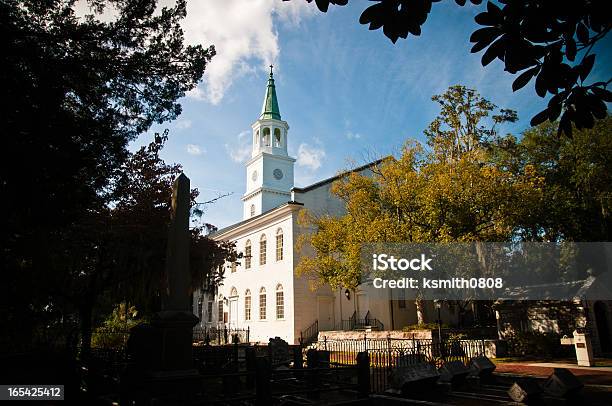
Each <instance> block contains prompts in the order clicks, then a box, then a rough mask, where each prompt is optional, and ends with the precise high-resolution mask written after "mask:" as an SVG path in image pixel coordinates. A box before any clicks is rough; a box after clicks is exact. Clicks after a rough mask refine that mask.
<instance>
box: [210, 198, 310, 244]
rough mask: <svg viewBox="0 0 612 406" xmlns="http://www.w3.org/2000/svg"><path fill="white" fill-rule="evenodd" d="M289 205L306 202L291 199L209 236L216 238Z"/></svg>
mask: <svg viewBox="0 0 612 406" xmlns="http://www.w3.org/2000/svg"><path fill="white" fill-rule="evenodd" d="M288 205H297V206H303V205H304V204H303V203H300V202H293V201H289V202H287V203H283V204H281V205H280V206H276V207H273V208H271V209H270V210H266V211H264V212H263V213H261V214H258V215H257V216H253V217H249V218H248V219H245V220H242V221H239V222H237V223H234V224H232V225H230V226H227V227H224V228H222V229H220V230H217V231H214V232H212V233H210V235H209V237H213V238H214V237H215V236H216V235H221V234H224V233H226V232H228V231H230V230H233V229H234V228H237V227H240V226H241V225H243V224H246V223H249V222H251V221H254V220H257V219H259V218H261V217H264V216H265V215H267V214H268V213H270V212H271V211H274V210H277V209H278V208H280V207H283V206H288Z"/></svg>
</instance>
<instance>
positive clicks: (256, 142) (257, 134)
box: [254, 130, 259, 146]
mask: <svg viewBox="0 0 612 406" xmlns="http://www.w3.org/2000/svg"><path fill="white" fill-rule="evenodd" d="M254 144H255V146H257V145H259V130H257V132H256V133H255V142H254Z"/></svg>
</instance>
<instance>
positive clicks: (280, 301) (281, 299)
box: [276, 283, 285, 320]
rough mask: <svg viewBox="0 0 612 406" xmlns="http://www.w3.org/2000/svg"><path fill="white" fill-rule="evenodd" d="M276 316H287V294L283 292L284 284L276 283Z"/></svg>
mask: <svg viewBox="0 0 612 406" xmlns="http://www.w3.org/2000/svg"><path fill="white" fill-rule="evenodd" d="M276 318H277V319H279V320H280V319H284V318H285V295H284V293H283V285H281V284H280V283H279V284H278V285H276Z"/></svg>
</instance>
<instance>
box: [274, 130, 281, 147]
mask: <svg viewBox="0 0 612 406" xmlns="http://www.w3.org/2000/svg"><path fill="white" fill-rule="evenodd" d="M274 146H275V147H280V146H281V130H280V128H275V129H274Z"/></svg>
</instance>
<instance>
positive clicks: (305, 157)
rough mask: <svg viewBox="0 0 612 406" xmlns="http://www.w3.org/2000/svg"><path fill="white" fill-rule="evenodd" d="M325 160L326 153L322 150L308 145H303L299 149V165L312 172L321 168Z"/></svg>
mask: <svg viewBox="0 0 612 406" xmlns="http://www.w3.org/2000/svg"><path fill="white" fill-rule="evenodd" d="M323 158H325V151H324V150H323V149H322V148H317V147H312V146H309V145H308V144H306V143H301V144H300V146H299V147H298V153H297V164H298V165H299V166H305V167H308V168H310V169H312V170H317V169H319V168H320V167H321V162H322V161H323Z"/></svg>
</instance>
